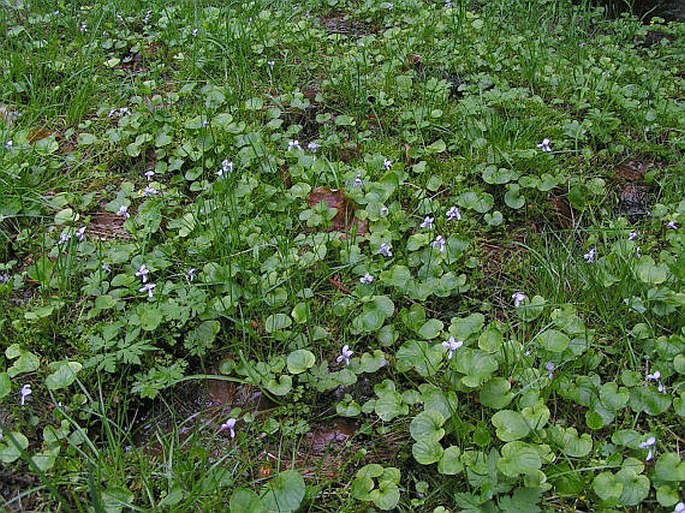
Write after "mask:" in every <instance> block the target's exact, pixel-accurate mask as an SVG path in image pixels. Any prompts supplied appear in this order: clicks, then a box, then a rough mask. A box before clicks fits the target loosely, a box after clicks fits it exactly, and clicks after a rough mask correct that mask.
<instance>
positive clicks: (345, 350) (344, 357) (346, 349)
mask: <svg viewBox="0 0 685 513" xmlns="http://www.w3.org/2000/svg"><path fill="white" fill-rule="evenodd" d="M352 355H354V353H353V352H352V350H351V349H350V346H348V345H347V344H345V345H344V346H343V347H342V351H340V356H338V357H337V358H336V359H335V361H336V362H338V363H342V362H345V365H349V364H350V358H352Z"/></svg>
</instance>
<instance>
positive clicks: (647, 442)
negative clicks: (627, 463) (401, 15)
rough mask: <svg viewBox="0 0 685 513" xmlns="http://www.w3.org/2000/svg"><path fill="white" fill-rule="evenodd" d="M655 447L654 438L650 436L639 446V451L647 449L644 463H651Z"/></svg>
mask: <svg viewBox="0 0 685 513" xmlns="http://www.w3.org/2000/svg"><path fill="white" fill-rule="evenodd" d="M655 445H656V437H654V436H650V437H649V438H648V439H647V440H645V441H644V442H642V443H641V444H640V449H649V451H648V452H647V457H646V458H645V461H652V459H654V446H655Z"/></svg>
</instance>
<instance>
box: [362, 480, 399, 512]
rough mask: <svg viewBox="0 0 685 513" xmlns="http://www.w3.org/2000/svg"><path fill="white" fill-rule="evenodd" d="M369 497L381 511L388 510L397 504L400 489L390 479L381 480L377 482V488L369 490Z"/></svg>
mask: <svg viewBox="0 0 685 513" xmlns="http://www.w3.org/2000/svg"><path fill="white" fill-rule="evenodd" d="M369 498H370V499H371V500H372V501H373V503H374V504H375V505H376V507H378V508H380V509H382V510H383V511H388V510H391V509H393V508H395V506H397V505H398V504H399V502H400V489H399V488H398V487H397V485H396V484H395V483H393V482H391V481H381V482H380V483H379V484H378V488H377V489H375V490H372V491H371V493H370V494H369Z"/></svg>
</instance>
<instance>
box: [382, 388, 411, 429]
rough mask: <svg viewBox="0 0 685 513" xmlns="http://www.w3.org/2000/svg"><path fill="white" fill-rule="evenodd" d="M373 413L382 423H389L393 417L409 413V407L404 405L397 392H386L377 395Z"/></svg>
mask: <svg viewBox="0 0 685 513" xmlns="http://www.w3.org/2000/svg"><path fill="white" fill-rule="evenodd" d="M374 411H375V412H376V415H378V417H379V418H380V419H381V420H382V421H384V422H390V421H391V420H393V419H394V418H395V417H399V416H401V415H406V414H407V413H409V407H408V406H407V405H406V404H405V403H404V400H403V399H402V395H401V394H400V393H399V392H396V391H394V390H386V391H384V392H382V393H380V394H379V395H378V399H376V404H375V406H374Z"/></svg>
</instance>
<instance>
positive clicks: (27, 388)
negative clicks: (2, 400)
mask: <svg viewBox="0 0 685 513" xmlns="http://www.w3.org/2000/svg"><path fill="white" fill-rule="evenodd" d="M32 393H33V392H32V391H31V385H29V384H28V383H27V384H26V385H24V386H23V387H21V391H20V392H19V394H21V399H20V401H19V404H20V405H21V406H24V403H25V402H26V398H27V397H28V396H30V395H31V394H32Z"/></svg>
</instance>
